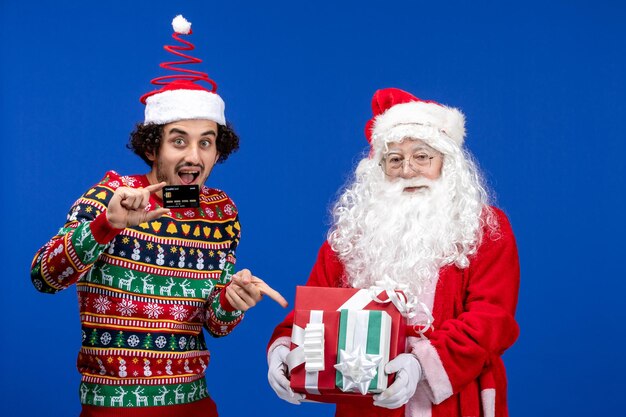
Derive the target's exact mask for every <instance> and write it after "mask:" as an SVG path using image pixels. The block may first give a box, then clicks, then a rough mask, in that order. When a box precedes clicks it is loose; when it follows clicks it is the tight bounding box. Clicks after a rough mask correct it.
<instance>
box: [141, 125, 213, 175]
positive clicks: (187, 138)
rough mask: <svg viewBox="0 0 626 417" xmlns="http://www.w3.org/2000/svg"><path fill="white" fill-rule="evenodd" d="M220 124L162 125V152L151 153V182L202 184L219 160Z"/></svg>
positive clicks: (160, 150) (148, 155)
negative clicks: (218, 128)
mask: <svg viewBox="0 0 626 417" xmlns="http://www.w3.org/2000/svg"><path fill="white" fill-rule="evenodd" d="M216 141H217V123H215V122H213V121H210V120H180V121H177V122H172V123H168V124H166V125H165V126H163V137H162V138H161V144H160V148H159V152H158V153H157V154H154V153H148V154H146V156H147V157H148V159H150V160H151V161H152V171H150V173H149V174H148V178H149V179H150V182H151V183H156V182H161V181H165V182H167V184H168V185H190V184H198V185H200V186H201V185H203V184H204V182H205V181H206V179H207V178H208V177H209V174H210V173H211V170H212V169H213V166H214V165H215V163H216V162H217V159H218V157H219V154H218V152H217V146H216Z"/></svg>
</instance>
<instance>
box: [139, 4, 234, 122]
mask: <svg viewBox="0 0 626 417" xmlns="http://www.w3.org/2000/svg"><path fill="white" fill-rule="evenodd" d="M172 27H173V28H174V33H173V34H172V37H173V38H174V39H176V40H177V41H178V42H180V43H181V44H182V45H166V46H164V47H163V48H164V49H165V50H166V51H168V52H170V53H172V54H174V55H177V56H179V57H181V58H183V60H182V61H174V62H163V63H161V64H160V67H161V68H165V69H167V70H170V71H175V72H176V73H175V74H170V75H165V76H162V77H157V78H155V79H153V80H152V84H154V85H156V86H162V87H161V88H160V89H158V90H154V91H151V92H149V93H146V94H144V95H143V96H141V99H140V100H141V102H142V103H143V104H145V105H146V110H145V119H144V124H149V123H154V124H165V123H171V122H175V121H178V120H190V119H203V120H212V121H214V122H216V123H218V124H220V125H225V124H226V117H225V116H224V108H225V104H224V100H222V98H221V97H220V96H218V95H217V92H216V91H217V84H216V83H215V81H213V80H211V79H210V78H209V76H208V75H207V74H206V73H204V72H200V71H194V70H191V69H188V68H182V67H179V66H178V65H188V64H198V63H200V62H202V60H201V59H198V58H195V57H192V56H189V55H185V54H184V53H183V52H181V51H192V50H193V49H195V47H194V45H193V44H192V43H191V42H188V41H186V40H183V39H181V37H180V35H190V34H191V33H192V32H191V23H190V22H188V21H187V20H186V19H185V18H184V17H183V16H182V15H178V16H176V17H175V18H174V20H172ZM198 81H204V82H206V83H207V84H209V85H210V89H207V88H206V87H204V86H202V85H200V84H198V83H197V82H198Z"/></svg>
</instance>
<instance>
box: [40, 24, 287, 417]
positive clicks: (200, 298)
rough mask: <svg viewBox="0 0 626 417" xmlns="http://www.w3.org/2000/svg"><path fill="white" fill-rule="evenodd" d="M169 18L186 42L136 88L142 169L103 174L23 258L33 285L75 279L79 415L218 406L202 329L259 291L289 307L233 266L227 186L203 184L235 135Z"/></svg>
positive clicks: (215, 328) (203, 412)
mask: <svg viewBox="0 0 626 417" xmlns="http://www.w3.org/2000/svg"><path fill="white" fill-rule="evenodd" d="M173 26H174V30H175V33H174V38H175V39H176V40H178V41H180V42H182V43H185V44H186V45H187V46H186V47H180V46H168V47H166V49H167V50H168V51H170V52H173V53H175V54H177V55H179V56H183V57H184V58H187V59H188V61H186V62H177V63H166V64H163V65H162V66H163V67H165V68H168V69H171V70H174V71H178V72H179V73H180V74H179V75H174V76H165V77H160V78H157V79H156V80H154V81H153V83H155V84H158V85H162V88H161V89H159V90H157V91H153V92H150V93H148V94H146V95H144V96H143V97H142V99H141V101H142V102H143V103H144V104H145V105H146V112H145V113H146V115H145V121H144V123H143V124H140V125H138V126H137V128H136V130H135V131H134V132H133V133H132V135H131V141H130V144H129V147H130V148H131V149H132V150H133V151H134V152H135V153H136V154H138V155H139V156H140V157H141V158H142V159H144V160H145V161H146V162H147V163H148V165H149V166H150V167H151V169H150V172H149V173H148V174H147V175H130V176H123V175H119V174H117V173H116V172H114V171H109V172H107V173H106V174H105V176H104V178H103V179H102V180H101V181H100V182H99V183H98V184H96V185H95V186H94V187H92V188H90V189H89V190H88V191H87V192H86V193H84V194H83V195H82V196H81V197H80V198H79V199H78V200H77V201H76V203H75V204H74V205H73V206H72V208H71V209H70V212H69V215H68V218H67V222H66V223H65V225H64V226H63V227H62V228H61V230H60V231H59V233H58V234H57V235H56V236H54V237H53V238H52V239H51V240H50V241H49V242H48V243H46V245H44V246H43V247H42V248H41V249H40V250H39V251H38V252H37V254H36V255H35V258H34V261H33V265H32V270H31V278H32V282H33V284H34V285H35V287H36V288H37V289H38V290H39V291H41V292H44V293H56V292H58V291H60V290H62V289H65V288H67V287H69V286H70V285H72V284H76V288H77V292H78V301H79V307H80V318H81V325H82V335H83V336H82V347H81V349H80V353H79V355H78V369H79V371H80V373H81V374H82V383H81V385H80V400H81V403H82V406H83V408H82V413H81V416H83V417H89V416H118V417H119V416H131V415H132V416H135V417H141V416H151V417H156V416H186V415H189V416H191V415H194V416H216V415H217V410H216V406H215V403H214V402H213V400H212V399H211V398H210V397H209V395H208V393H207V388H206V383H205V379H204V376H205V369H206V367H207V366H208V364H209V352H208V351H207V348H206V345H205V340H204V336H203V332H202V328H203V327H204V328H205V329H206V330H207V331H208V332H209V334H210V335H211V336H214V337H220V336H225V335H227V334H229V333H230V332H231V331H232V330H233V329H234V327H235V326H236V325H237V324H238V323H239V322H240V321H241V319H242V318H243V312H245V311H246V310H248V309H249V308H251V307H253V306H254V305H255V304H256V303H257V302H258V301H260V299H261V297H262V295H263V294H267V295H269V296H270V297H271V298H273V299H275V300H276V301H277V302H279V303H281V304H282V305H284V306H285V305H286V301H285V300H284V299H283V298H282V296H280V294H278V293H277V292H275V291H274V290H272V289H271V288H270V287H269V286H268V285H267V284H265V283H264V282H263V281H262V280H260V279H258V278H256V277H254V276H252V275H251V273H250V271H248V270H245V269H244V270H241V271H239V272H238V273H234V264H235V251H236V248H237V245H238V243H239V237H240V230H241V227H240V224H239V220H238V215H237V209H236V207H235V205H234V203H233V202H232V201H231V200H230V198H229V197H228V196H227V195H226V194H225V193H224V192H222V191H220V190H216V189H212V188H208V187H206V186H204V185H203V184H204V182H205V181H206V180H207V178H208V177H209V174H210V173H211V170H212V169H213V167H214V166H215V164H217V163H219V162H222V161H224V160H226V159H227V158H228V156H229V155H230V153H231V152H233V151H235V150H236V149H237V148H238V146H239V138H238V137H237V135H236V134H235V133H234V132H233V130H232V129H231V128H230V127H229V126H228V124H227V123H226V120H225V117H224V102H223V101H222V99H221V98H220V97H219V96H218V95H217V94H216V92H215V90H216V85H215V83H214V82H213V81H211V80H209V79H208V76H207V75H206V74H203V73H199V72H195V71H190V70H186V69H182V68H177V67H173V64H181V63H192V62H199V60H197V59H195V58H192V57H190V56H187V55H183V54H181V53H180V52H178V51H180V50H190V49H193V45H191V44H190V43H189V42H187V41H184V40H182V39H181V38H180V36H179V35H180V34H189V33H190V32H191V30H190V28H191V24H190V23H188V22H187V21H186V20H184V18H182V16H178V17H177V18H176V19H174V22H173ZM189 74H192V75H189ZM171 78H173V81H170V79H171ZM197 81H206V82H208V83H209V84H211V86H212V88H211V89H210V90H208V89H206V88H204V87H203V86H201V85H200V84H198V83H197ZM165 185H179V186H183V185H196V186H198V187H199V189H200V194H199V196H198V197H199V201H198V206H197V207H188V208H172V209H167V208H164V207H163V204H164V203H163V187H164V186H165Z"/></svg>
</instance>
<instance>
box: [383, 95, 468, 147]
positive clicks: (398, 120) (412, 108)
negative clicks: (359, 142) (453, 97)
mask: <svg viewBox="0 0 626 417" xmlns="http://www.w3.org/2000/svg"><path fill="white" fill-rule="evenodd" d="M411 126H414V127H415V128H416V131H415V132H414V133H415V134H422V135H423V134H424V128H425V129H426V130H429V129H430V130H432V131H436V132H437V134H444V135H446V136H448V137H449V138H450V139H452V140H453V141H454V143H456V144H457V145H458V146H462V145H463V141H464V139H465V116H464V115H463V113H461V112H460V111H459V110H458V109H455V108H453V107H447V106H443V105H439V104H435V103H425V102H422V101H412V102H409V103H402V104H396V105H395V106H393V107H391V108H390V109H389V110H387V111H386V112H384V113H383V114H381V115H379V116H377V117H376V119H375V120H374V126H373V128H372V145H373V146H374V148H375V149H376V148H377V146H376V145H377V143H378V144H381V143H380V142H383V143H384V142H391V141H398V140H401V139H403V138H396V137H390V136H395V134H397V133H399V131H398V128H400V131H402V132H404V133H407V132H408V133H411V132H410V129H411ZM407 129H408V130H407ZM394 133H395V134H394ZM433 135H434V132H432V133H431V134H430V136H431V137H419V136H417V137H413V138H414V139H435V138H434V137H433Z"/></svg>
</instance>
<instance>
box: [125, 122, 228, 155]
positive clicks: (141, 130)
mask: <svg viewBox="0 0 626 417" xmlns="http://www.w3.org/2000/svg"><path fill="white" fill-rule="evenodd" d="M163 126H165V125H164V124H154V123H149V124H147V125H144V124H143V123H137V125H136V126H135V130H133V131H132V132H131V133H130V140H129V141H128V145H126V147H127V148H128V149H130V150H131V151H133V152H134V153H135V154H137V155H139V157H140V158H141V159H143V160H144V161H145V162H146V164H148V165H149V166H152V161H151V160H149V159H148V157H147V156H146V152H149V153H154V154H155V155H158V154H159V149H160V147H161V138H162V137H163ZM216 143H217V152H218V153H219V155H220V156H219V158H218V159H217V163H218V164H220V163H222V162H224V161H225V160H226V159H228V156H229V155H230V154H231V153H233V152H235V151H237V150H238V149H239V136H237V134H236V133H235V131H234V130H233V128H232V126H231V124H230V123H228V122H226V126H224V125H221V124H219V123H218V125H217V141H216Z"/></svg>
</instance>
